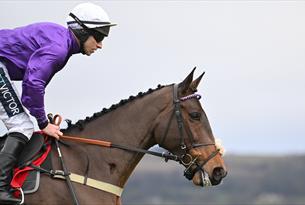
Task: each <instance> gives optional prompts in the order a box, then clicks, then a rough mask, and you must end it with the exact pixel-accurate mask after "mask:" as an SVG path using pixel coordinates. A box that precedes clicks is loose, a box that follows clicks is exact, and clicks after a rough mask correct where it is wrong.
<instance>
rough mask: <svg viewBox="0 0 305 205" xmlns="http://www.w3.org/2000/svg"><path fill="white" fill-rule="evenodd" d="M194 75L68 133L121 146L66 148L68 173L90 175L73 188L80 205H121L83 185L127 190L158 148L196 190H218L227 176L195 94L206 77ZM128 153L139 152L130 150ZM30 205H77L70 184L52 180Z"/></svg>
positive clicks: (76, 145)
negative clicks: (178, 165)
mask: <svg viewBox="0 0 305 205" xmlns="http://www.w3.org/2000/svg"><path fill="white" fill-rule="evenodd" d="M194 70H195V68H194V69H193V70H192V72H191V73H190V74H189V75H188V76H187V77H186V78H185V79H184V80H183V81H182V82H181V83H179V84H171V85H166V86H158V88H156V89H149V90H148V91H147V92H144V93H142V92H140V93H139V94H138V95H137V96H130V97H129V99H126V100H122V101H121V102H120V103H118V104H115V105H112V106H111V107H110V108H109V109H105V108H104V109H103V110H102V111H101V112H98V113H95V114H94V115H93V116H92V117H87V118H86V119H84V120H79V121H78V122H77V123H75V124H71V125H70V126H69V127H68V128H66V129H65V130H63V132H64V135H65V136H75V137H78V138H81V139H90V140H92V141H101V140H103V141H105V140H106V141H109V142H111V143H113V144H118V145H122V147H117V148H116V147H110V146H108V147H107V146H106V147H101V146H98V145H93V144H90V143H80V142H77V141H69V142H68V141H66V142H67V143H68V146H61V154H62V156H63V158H64V159H65V163H66V167H67V169H68V171H69V172H71V173H76V174H77V175H85V177H84V178H83V180H84V183H74V182H72V184H73V187H74V191H75V194H76V196H77V200H78V202H79V204H83V205H88V204H90V205H91V204H107V205H111V204H112V205H118V204H121V198H120V194H117V193H111V191H110V192H108V191H103V190H100V189H97V188H92V187H90V186H87V185H84V184H85V181H87V180H89V179H92V180H96V181H98V182H101V183H106V184H108V185H109V184H110V186H113V187H114V188H113V189H123V187H124V185H125V184H126V182H127V180H128V178H129V176H130V175H131V173H132V172H133V170H134V169H135V167H136V165H137V164H138V162H139V161H140V160H141V158H142V157H143V156H144V153H145V152H143V150H148V149H149V148H150V147H152V146H154V145H156V144H159V146H161V147H163V148H165V149H167V150H169V152H170V153H172V154H164V153H162V156H164V157H166V156H168V158H167V159H175V160H176V161H179V162H180V163H181V164H182V165H183V166H185V168H186V170H185V173H184V174H185V176H186V177H187V178H188V179H190V180H192V181H193V183H194V184H195V185H198V186H204V185H207V184H208V183H207V181H209V183H210V184H211V185H218V184H219V183H220V182H221V181H222V179H223V178H224V177H225V176H226V174H227V170H226V167H225V164H224V161H223V158H222V155H221V153H220V152H219V149H218V147H217V146H216V144H215V139H214V136H213V133H212V130H211V127H210V124H209V121H208V118H207V116H206V114H205V112H204V110H203V108H202V106H201V104H200V101H199V98H200V95H199V94H197V93H196V91H197V87H198V85H199V82H200V81H201V78H202V76H203V74H204V73H203V74H202V75H200V76H199V77H198V78H197V79H195V80H193V73H194ZM126 147H127V148H126ZM128 147H130V148H134V149H130V150H128ZM147 152H149V151H147ZM51 155H52V163H53V166H54V167H57V169H59V168H60V167H61V165H60V162H59V160H58V158H57V155H58V154H57V150H56V149H55V148H53V149H52V150H51ZM120 191H122V190H120ZM120 191H119V192H120ZM25 203H26V204H27V205H33V204H39V205H62V204H73V202H72V197H71V194H70V193H69V190H68V188H67V185H66V183H65V180H58V179H52V178H51V177H49V176H47V175H42V176H41V183H40V188H39V190H38V191H37V192H36V193H34V194H29V195H26V197H25Z"/></svg>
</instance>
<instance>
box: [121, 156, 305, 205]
mask: <svg viewBox="0 0 305 205" xmlns="http://www.w3.org/2000/svg"><path fill="white" fill-rule="evenodd" d="M225 161H226V164H227V167H228V169H229V173H228V176H227V177H226V178H225V180H224V181H223V183H222V184H221V185H219V186H216V187H209V188H200V187H196V186H194V185H193V184H192V182H191V181H188V180H187V179H185V178H184V176H183V170H184V169H183V167H182V166H181V165H178V164H176V163H174V162H168V163H164V162H163V161H161V160H160V159H159V158H156V157H151V156H146V157H144V158H143V160H142V161H141V162H140V164H139V165H138V167H137V168H136V170H135V172H134V174H133V175H132V177H131V178H130V179H129V181H128V184H127V186H126V187H125V191H124V194H123V204H125V205H137V204H139V205H140V204H141V205H153V204H160V205H167V204H175V205H176V204H177V205H178V204H183V205H186V204H188V205H192V204H194V205H195V204H207V205H239V204H240V205H252V204H253V205H254V204H255V205H258V204H261V205H268V204H276V205H305V155H304V156H303V155H295V156H293V155H290V156H235V155H228V156H227V157H226V158H225Z"/></svg>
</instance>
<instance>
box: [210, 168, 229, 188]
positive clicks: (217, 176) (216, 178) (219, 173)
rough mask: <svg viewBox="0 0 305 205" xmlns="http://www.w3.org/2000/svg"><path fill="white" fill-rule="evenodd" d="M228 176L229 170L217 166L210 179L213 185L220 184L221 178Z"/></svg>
mask: <svg viewBox="0 0 305 205" xmlns="http://www.w3.org/2000/svg"><path fill="white" fill-rule="evenodd" d="M226 176H227V171H225V170H224V168H222V167H216V168H214V170H213V173H212V176H211V177H210V181H211V184H212V185H218V184H220V182H221V180H222V179H223V178H224V177H226Z"/></svg>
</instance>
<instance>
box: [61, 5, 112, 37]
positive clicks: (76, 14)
mask: <svg viewBox="0 0 305 205" xmlns="http://www.w3.org/2000/svg"><path fill="white" fill-rule="evenodd" d="M66 21H67V24H68V27H70V28H71V29H94V30H97V31H98V32H100V33H102V34H103V35H105V36H108V34H109V28H110V27H111V26H115V25H117V24H115V23H111V22H110V19H109V16H108V14H107V13H106V12H105V10H104V9H103V8H101V7H100V6H98V5H95V4H93V3H89V2H88V3H81V4H79V5H77V6H76V7H75V8H74V9H73V10H72V11H71V13H70V14H69V16H68V17H67V19H66Z"/></svg>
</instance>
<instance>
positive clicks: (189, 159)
mask: <svg viewBox="0 0 305 205" xmlns="http://www.w3.org/2000/svg"><path fill="white" fill-rule="evenodd" d="M178 86H179V85H178V84H174V85H173V104H174V109H173V113H172V115H171V117H170V119H169V122H168V123H167V127H166V129H165V132H164V135H163V136H162V138H161V141H160V143H159V145H160V146H161V147H162V145H163V144H164V141H165V139H166V137H167V135H168V131H169V128H170V126H171V122H172V121H173V118H174V116H176V120H177V125H178V131H179V139H180V144H179V145H180V151H181V153H182V154H181V155H180V156H178V158H179V160H180V161H179V162H180V163H181V164H183V165H184V166H186V169H185V170H184V176H185V177H186V178H187V179H188V180H191V179H193V177H194V175H195V173H196V172H198V171H201V172H202V174H203V175H204V177H205V171H204V169H203V166H204V165H205V164H206V163H207V162H208V161H210V160H211V159H212V158H214V157H215V156H216V155H217V154H218V153H219V149H216V150H215V151H214V152H212V153H211V154H210V155H209V156H208V157H207V158H206V159H205V160H204V161H202V162H199V161H198V156H195V157H193V156H192V155H191V154H189V153H188V151H190V150H191V149H195V148H198V147H207V146H215V143H206V144H199V143H194V136H193V134H192V132H191V130H186V126H185V122H184V120H183V117H182V113H181V104H180V103H181V102H182V101H186V100H189V99H194V98H195V99H197V100H199V99H200V98H201V96H200V95H199V94H192V95H188V96H186V97H182V98H178ZM184 131H185V132H184ZM184 133H186V134H187V137H188V140H189V141H190V142H191V147H190V148H189V147H188V146H187V145H186V139H185V136H184ZM193 165H195V166H196V168H195V169H192V167H193Z"/></svg>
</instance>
